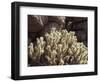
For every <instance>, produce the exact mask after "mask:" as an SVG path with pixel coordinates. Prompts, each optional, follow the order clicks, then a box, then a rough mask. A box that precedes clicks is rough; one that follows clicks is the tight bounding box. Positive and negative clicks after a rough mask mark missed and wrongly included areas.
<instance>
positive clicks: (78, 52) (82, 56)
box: [28, 28, 88, 65]
mask: <svg viewBox="0 0 100 82" xmlns="http://www.w3.org/2000/svg"><path fill="white" fill-rule="evenodd" d="M28 55H29V57H30V58H31V59H32V65H67V64H87V61H88V48H87V47H86V46H85V45H84V44H83V43H82V42H81V43H80V42H77V37H76V36H75V32H72V31H70V32H68V31H67V30H66V29H63V30H61V29H59V30H58V29H56V28H51V30H50V31H49V32H46V33H45V35H44V36H42V37H40V38H36V43H32V42H31V43H30V44H29V46H28Z"/></svg>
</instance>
